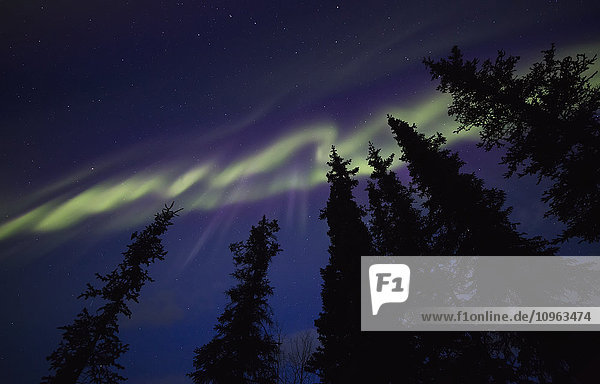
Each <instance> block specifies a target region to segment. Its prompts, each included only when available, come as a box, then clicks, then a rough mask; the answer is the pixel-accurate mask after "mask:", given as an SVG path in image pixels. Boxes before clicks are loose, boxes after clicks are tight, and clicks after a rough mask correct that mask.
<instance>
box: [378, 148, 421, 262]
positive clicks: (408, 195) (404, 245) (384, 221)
mask: <svg viewBox="0 0 600 384" xmlns="http://www.w3.org/2000/svg"><path fill="white" fill-rule="evenodd" d="M380 151H381V150H380V149H375V147H374V146H373V144H372V143H369V155H368V157H367V160H368V162H369V165H370V166H371V167H372V168H373V171H372V172H371V177H370V180H368V181H367V191H368V194H369V208H368V211H369V213H370V216H371V217H370V220H369V222H370V228H369V230H370V232H371V236H372V238H373V250H374V252H375V253H376V254H377V255H398V256H401V255H406V256H410V255H413V256H416V255H424V254H427V252H428V251H427V246H428V239H427V233H426V231H425V228H424V225H423V219H422V217H421V212H420V211H419V210H418V209H416V208H415V207H414V199H413V197H412V192H411V190H410V188H408V187H406V186H404V185H402V182H400V180H399V179H398V178H397V176H396V173H395V172H394V171H392V170H390V167H391V165H392V162H393V159H394V154H391V155H390V156H389V157H388V158H387V159H383V158H382V157H381V155H380V154H379V152H380Z"/></svg>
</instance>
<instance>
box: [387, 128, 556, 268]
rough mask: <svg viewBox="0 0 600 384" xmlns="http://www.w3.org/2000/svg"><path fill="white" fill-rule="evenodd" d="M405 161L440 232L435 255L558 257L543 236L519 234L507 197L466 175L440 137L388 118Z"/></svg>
mask: <svg viewBox="0 0 600 384" xmlns="http://www.w3.org/2000/svg"><path fill="white" fill-rule="evenodd" d="M388 123H389V125H390V127H391V129H392V132H393V134H394V138H395V139H396V141H397V142H398V145H399V146H400V147H401V148H402V151H403V154H402V157H401V160H403V161H406V162H407V163H408V165H407V167H408V171H409V172H410V175H411V177H412V184H413V185H414V186H415V188H416V189H417V191H418V192H419V193H420V194H421V195H422V196H423V197H425V198H426V199H427V201H426V202H425V203H424V204H423V206H424V207H425V208H426V209H427V211H428V215H427V222H428V225H429V226H430V227H433V228H435V233H434V245H433V250H432V251H433V253H434V254H437V255H485V256H492V255H552V254H554V252H555V251H556V248H553V247H548V243H547V241H545V240H543V239H542V238H541V237H539V236H538V237H535V238H532V239H527V238H525V237H524V236H523V235H522V234H521V233H519V232H517V230H516V224H514V223H511V222H510V220H509V218H508V215H509V214H510V212H511V209H512V208H504V207H503V206H504V201H505V193H504V192H503V191H501V190H498V189H496V188H491V189H488V188H484V186H483V180H481V179H480V178H478V177H476V176H475V174H472V173H470V174H469V173H462V172H460V168H461V167H462V166H463V165H464V162H463V161H462V160H460V158H459V157H458V154H456V153H451V152H450V151H449V150H448V149H442V148H441V146H442V145H443V144H444V143H445V142H446V139H445V138H444V137H443V136H442V135H441V134H439V133H438V134H437V135H435V136H433V137H430V138H426V137H425V136H424V135H423V134H420V133H418V132H417V131H416V127H415V126H414V125H413V126H410V125H409V124H408V123H406V122H404V121H401V120H397V119H394V118H393V117H391V116H388Z"/></svg>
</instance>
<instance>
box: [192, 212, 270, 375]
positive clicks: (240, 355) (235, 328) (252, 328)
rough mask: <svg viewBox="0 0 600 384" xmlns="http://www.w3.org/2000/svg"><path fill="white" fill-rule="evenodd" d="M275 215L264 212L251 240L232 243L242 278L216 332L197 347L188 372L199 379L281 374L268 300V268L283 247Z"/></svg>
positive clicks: (230, 294)
mask: <svg viewBox="0 0 600 384" xmlns="http://www.w3.org/2000/svg"><path fill="white" fill-rule="evenodd" d="M278 230H279V226H278V224H277V221H276V220H272V221H269V220H267V218H266V217H264V216H263V218H262V219H261V220H260V221H259V223H258V225H257V226H252V229H251V230H250V236H249V237H248V240H246V241H241V242H238V243H233V244H231V245H230V250H231V252H232V253H233V261H234V263H235V271H234V272H233V273H232V276H233V277H234V278H235V279H236V280H237V281H238V284H237V285H236V286H234V287H233V288H231V289H229V290H228V291H227V292H226V293H227V296H228V297H229V303H228V304H227V306H226V307H225V310H224V312H223V314H222V315H221V316H219V318H218V324H217V325H216V326H215V330H216V332H217V334H216V336H215V337H214V338H213V339H212V340H211V341H210V342H209V343H207V344H205V345H204V346H202V347H200V348H197V349H196V350H195V352H194V354H195V356H194V371H193V372H192V373H190V374H188V376H189V377H191V378H192V379H193V381H194V382H195V383H198V384H200V383H213V384H229V383H239V384H244V383H263V384H272V383H275V382H276V380H277V377H276V359H277V354H278V348H279V346H278V343H277V342H276V341H275V339H274V337H273V336H272V334H271V332H270V328H271V326H272V325H273V320H272V313H271V308H270V306H269V304H268V302H267V299H268V297H269V296H271V295H272V294H273V288H272V287H271V285H270V282H269V280H268V278H267V270H268V267H269V263H270V262H271V259H272V258H273V256H275V255H277V254H278V253H279V252H280V251H281V249H280V247H279V244H278V243H277V238H276V236H275V233H276V232H277V231H278Z"/></svg>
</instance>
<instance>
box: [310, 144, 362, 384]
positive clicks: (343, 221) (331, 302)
mask: <svg viewBox="0 0 600 384" xmlns="http://www.w3.org/2000/svg"><path fill="white" fill-rule="evenodd" d="M329 158H330V160H329V161H328V162H327V164H328V165H329V167H330V170H329V172H327V180H328V182H329V185H330V189H329V199H328V200H327V205H326V207H325V208H324V209H323V210H321V215H320V218H321V219H322V220H327V225H328V226H329V230H328V232H327V234H328V235H329V239H330V246H329V263H328V264H327V265H326V266H325V267H324V268H322V269H321V277H322V278H323V284H322V289H321V299H322V310H321V313H319V317H318V319H317V320H315V326H316V328H317V332H318V334H319V341H320V345H319V346H318V347H317V351H316V352H315V353H314V354H313V356H312V358H311V361H310V366H311V369H312V370H313V371H314V372H315V373H317V374H318V375H319V377H320V379H321V382H322V383H350V382H354V381H355V380H356V378H357V377H361V376H358V375H359V374H360V372H361V367H362V366H364V365H365V361H363V360H362V359H361V356H362V355H364V354H365V353H368V352H369V351H365V350H364V348H362V347H364V345H362V344H363V338H362V337H361V332H360V257H361V256H366V255H370V254H372V252H371V251H372V249H371V239H370V236H369V232H368V230H367V227H366V226H365V224H364V223H363V221H362V218H363V217H364V216H365V211H364V209H363V208H361V207H360V206H359V205H358V204H356V202H355V201H354V196H353V189H354V188H355V187H356V186H357V185H358V181H357V180H356V179H355V178H354V176H355V175H356V173H357V172H358V168H349V165H350V160H344V159H343V158H342V157H341V156H340V155H339V154H338V153H337V151H336V149H335V147H333V146H332V149H331V154H330V155H329Z"/></svg>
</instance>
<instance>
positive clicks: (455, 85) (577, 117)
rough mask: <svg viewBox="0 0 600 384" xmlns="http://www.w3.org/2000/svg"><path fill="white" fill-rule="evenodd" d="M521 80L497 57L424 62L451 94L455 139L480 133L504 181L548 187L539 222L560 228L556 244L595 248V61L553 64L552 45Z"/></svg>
mask: <svg viewBox="0 0 600 384" xmlns="http://www.w3.org/2000/svg"><path fill="white" fill-rule="evenodd" d="M543 54H544V58H543V60H542V61H541V62H538V63H535V64H534V65H533V66H532V67H531V70H530V72H529V73H528V74H526V75H525V76H521V77H519V76H516V75H515V65H516V63H517V62H518V60H519V57H513V56H508V57H506V56H505V53H504V52H503V51H499V52H498V57H497V58H496V60H495V61H494V62H492V61H491V60H486V61H485V62H484V63H483V65H481V67H480V68H478V60H477V59H474V60H471V61H465V60H463V56H462V53H461V51H460V50H459V49H458V47H456V46H455V47H454V48H452V52H451V54H450V56H449V57H448V58H447V59H441V60H439V61H437V62H436V61H433V60H432V59H431V58H428V59H425V60H424V63H425V65H426V66H427V67H428V68H429V70H430V72H431V75H432V78H433V79H438V78H439V79H440V84H439V86H438V89H439V90H440V91H442V92H447V93H450V94H452V97H453V101H452V104H451V105H450V107H449V109H448V114H449V115H451V116H455V118H456V121H457V122H459V123H460V126H459V128H458V130H457V132H460V131H464V130H469V129H470V128H472V127H481V132H480V136H481V142H480V143H479V145H480V146H481V147H483V148H484V149H485V150H488V151H489V150H491V149H492V148H494V147H506V153H505V155H504V156H503V157H502V163H503V164H506V165H507V166H508V171H507V173H506V174H505V176H506V177H510V176H511V175H513V174H514V173H517V174H518V175H519V176H523V175H537V176H538V178H539V179H538V180H541V179H547V180H549V181H550V182H551V184H552V185H551V186H550V188H549V189H547V190H545V191H544V193H543V196H542V200H543V201H544V202H546V203H548V204H549V210H548V212H547V213H546V215H547V216H548V215H553V216H555V217H557V218H558V219H559V220H560V221H562V222H563V223H565V224H566V229H565V230H564V231H563V233H562V234H561V236H560V237H559V239H557V241H565V240H567V239H569V238H572V237H579V238H581V239H583V240H584V241H587V242H594V241H598V240H600V222H599V221H598V219H597V218H598V217H600V167H598V164H600V117H599V115H598V111H599V110H600V87H598V86H595V87H594V86H592V85H591V82H590V81H591V79H592V77H593V76H594V75H595V74H596V73H594V74H592V75H589V76H588V75H586V71H588V69H589V68H590V66H591V65H593V64H594V62H595V60H596V56H594V57H593V58H588V57H586V56H585V55H577V56H576V58H572V57H570V56H567V57H565V58H564V59H562V60H559V59H556V58H555V48H554V45H552V47H551V48H550V49H549V50H547V51H543Z"/></svg>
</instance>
